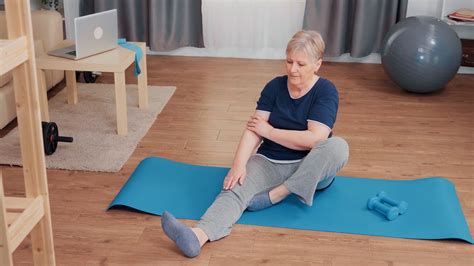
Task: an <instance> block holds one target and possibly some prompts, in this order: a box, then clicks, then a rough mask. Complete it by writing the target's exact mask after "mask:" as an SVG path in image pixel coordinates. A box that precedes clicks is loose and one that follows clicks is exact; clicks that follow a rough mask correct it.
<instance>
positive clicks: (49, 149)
mask: <svg viewBox="0 0 474 266" xmlns="http://www.w3.org/2000/svg"><path fill="white" fill-rule="evenodd" d="M41 126H42V128H43V145H44V153H45V154H46V155H51V154H53V153H54V152H55V151H56V148H57V147H58V142H72V141H73V138H72V137H64V136H59V130H58V125H56V123H54V122H41Z"/></svg>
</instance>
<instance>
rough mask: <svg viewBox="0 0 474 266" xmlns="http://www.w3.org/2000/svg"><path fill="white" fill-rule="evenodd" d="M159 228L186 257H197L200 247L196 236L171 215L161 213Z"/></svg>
mask: <svg viewBox="0 0 474 266" xmlns="http://www.w3.org/2000/svg"><path fill="white" fill-rule="evenodd" d="M161 227H162V228H163V231H165V234H166V235H167V236H168V237H169V238H170V239H171V240H173V241H174V242H175V243H176V245H177V246H178V248H179V250H181V252H182V253H183V254H184V255H185V256H186V257H190V258H193V257H196V256H197V255H199V252H200V251H201V245H200V244H199V239H198V238H197V236H196V234H194V232H193V230H191V228H189V227H187V226H186V225H184V224H183V223H181V222H180V221H178V220H177V219H176V218H175V217H174V216H173V215H172V214H171V213H169V212H167V211H165V212H163V215H162V216H161Z"/></svg>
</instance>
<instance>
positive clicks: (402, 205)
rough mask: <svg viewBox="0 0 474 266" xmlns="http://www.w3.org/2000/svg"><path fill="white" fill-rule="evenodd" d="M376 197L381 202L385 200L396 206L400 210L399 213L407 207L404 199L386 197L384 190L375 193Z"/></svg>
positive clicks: (402, 212)
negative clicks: (397, 199)
mask: <svg viewBox="0 0 474 266" xmlns="http://www.w3.org/2000/svg"><path fill="white" fill-rule="evenodd" d="M377 197H378V198H379V199H380V201H381V202H385V203H387V204H389V205H392V206H394V207H397V208H398V209H399V210H400V214H404V213H405V212H406V211H407V209H408V203H406V202H405V201H403V200H402V201H396V200H394V199H392V198H390V197H388V195H387V193H385V191H380V192H379V194H377Z"/></svg>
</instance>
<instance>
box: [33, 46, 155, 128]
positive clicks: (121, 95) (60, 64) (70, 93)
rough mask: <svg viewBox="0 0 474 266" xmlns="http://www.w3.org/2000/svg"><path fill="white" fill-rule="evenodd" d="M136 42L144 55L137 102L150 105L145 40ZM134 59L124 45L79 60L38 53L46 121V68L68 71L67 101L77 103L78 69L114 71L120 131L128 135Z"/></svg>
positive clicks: (141, 63) (143, 106) (41, 107)
mask: <svg viewBox="0 0 474 266" xmlns="http://www.w3.org/2000/svg"><path fill="white" fill-rule="evenodd" d="M71 44H74V43H73V42H72V41H70V40H65V41H64V42H63V43H61V44H60V45H59V46H58V48H59V47H66V46H69V45H71ZM134 44H136V45H138V46H139V47H140V48H141V49H142V52H143V57H142V59H141V61H140V69H141V74H139V75H138V106H139V108H140V109H143V110H145V109H148V88H147V87H148V84H147V83H148V81H147V69H146V44H145V43H143V42H136V43H134ZM134 62H135V53H134V52H133V51H131V50H128V49H125V48H123V47H121V46H118V47H117V48H115V49H113V50H110V51H107V52H104V53H100V54H97V55H93V56H90V57H86V58H83V59H80V60H71V59H67V58H62V57H56V56H50V55H47V54H42V55H38V56H37V58H36V67H37V68H38V79H39V85H40V88H39V90H40V109H41V117H42V119H43V121H49V112H48V98H47V92H46V91H47V90H46V81H45V74H44V70H65V71H66V87H67V101H68V103H69V104H77V102H78V98H77V84H76V71H98V72H113V73H114V82H115V106H116V112H117V134H119V135H127V133H128V126H127V97H126V88H125V70H126V69H127V68H128V67H129V66H130V65H131V64H133V63H134Z"/></svg>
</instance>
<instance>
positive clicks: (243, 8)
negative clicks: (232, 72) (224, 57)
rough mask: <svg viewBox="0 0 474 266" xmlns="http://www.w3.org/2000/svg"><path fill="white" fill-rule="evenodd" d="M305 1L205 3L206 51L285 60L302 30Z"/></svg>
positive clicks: (206, 0)
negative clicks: (292, 37)
mask: <svg viewBox="0 0 474 266" xmlns="http://www.w3.org/2000/svg"><path fill="white" fill-rule="evenodd" d="M305 3H306V1H305V0H202V17H203V22H202V23H203V36H204V47H206V48H209V49H212V50H215V51H221V52H224V53H228V54H231V55H232V54H234V55H237V54H245V55H249V56H251V57H257V58H284V56H285V53H284V52H285V49H286V44H287V43H288V41H289V39H290V38H291V36H292V35H293V34H294V33H295V32H297V31H298V30H301V29H302V26H303V16H304V8H305Z"/></svg>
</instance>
